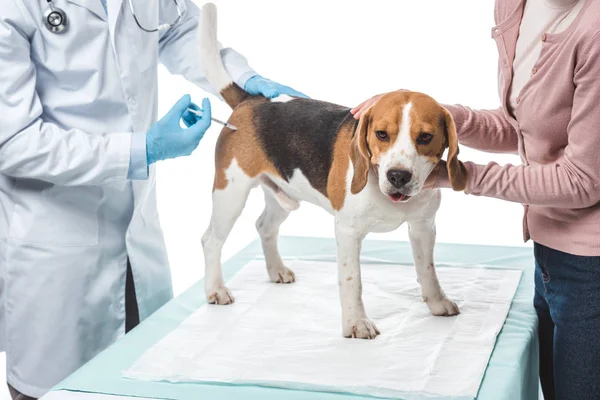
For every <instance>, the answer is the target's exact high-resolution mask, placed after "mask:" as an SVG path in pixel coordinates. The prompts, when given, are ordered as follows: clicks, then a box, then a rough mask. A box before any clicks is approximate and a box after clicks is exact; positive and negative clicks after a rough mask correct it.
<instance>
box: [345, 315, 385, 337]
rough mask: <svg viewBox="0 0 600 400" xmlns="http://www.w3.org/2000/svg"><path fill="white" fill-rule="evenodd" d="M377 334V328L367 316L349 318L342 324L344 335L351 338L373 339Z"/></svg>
mask: <svg viewBox="0 0 600 400" xmlns="http://www.w3.org/2000/svg"><path fill="white" fill-rule="evenodd" d="M377 335H379V329H377V327H376V326H375V324H374V323H373V322H372V321H371V320H370V319H369V318H366V317H365V318H359V319H356V320H351V321H350V322H349V323H348V324H347V326H344V337H347V338H353V339H375V338H376V337H377Z"/></svg>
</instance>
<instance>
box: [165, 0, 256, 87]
mask: <svg viewBox="0 0 600 400" xmlns="http://www.w3.org/2000/svg"><path fill="white" fill-rule="evenodd" d="M181 4H182V9H183V16H182V18H181V21H180V22H179V23H178V24H176V25H175V26H174V27H172V28H171V29H169V30H167V31H166V32H164V33H162V34H161V36H160V38H159V48H158V49H159V60H160V63H161V64H163V65H164V66H165V67H166V68H167V70H168V71H169V72H170V73H172V74H175V75H183V77H185V78H186V79H187V80H188V81H190V82H192V83H194V84H196V85H198V86H200V87H201V88H202V89H204V90H206V91H208V92H210V93H212V94H214V95H216V96H220V95H219V93H218V92H217V91H216V90H215V89H214V88H213V87H212V86H211V85H210V84H209V83H208V81H207V80H206V78H205V77H204V74H203V73H202V68H201V60H200V49H199V43H198V38H197V29H198V21H199V17H200V10H199V9H198V7H197V6H196V5H195V4H194V2H193V1H191V0H183V1H181ZM159 7H160V8H159V15H160V17H159V18H160V23H161V24H163V23H169V22H172V21H173V20H174V19H175V18H176V17H177V12H176V11H175V7H173V1H172V0H160V1H159ZM221 57H222V59H223V64H224V65H225V69H227V72H228V73H229V75H230V76H231V77H232V78H233V80H234V82H235V83H237V84H238V85H239V86H240V87H242V88H243V87H244V86H245V84H246V81H247V80H248V79H249V78H251V77H253V76H255V75H257V73H256V72H255V71H254V70H253V69H252V68H250V66H249V65H248V61H247V60H246V58H245V57H244V56H242V55H241V54H240V53H238V52H236V51H235V50H233V49H231V48H225V49H223V48H222V49H221Z"/></svg>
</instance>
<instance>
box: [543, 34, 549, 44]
mask: <svg viewBox="0 0 600 400" xmlns="http://www.w3.org/2000/svg"><path fill="white" fill-rule="evenodd" d="M546 40H548V35H546V34H545V33H543V34H542V42H545V41H546Z"/></svg>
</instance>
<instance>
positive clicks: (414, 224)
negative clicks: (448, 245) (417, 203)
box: [408, 219, 459, 316]
mask: <svg viewBox="0 0 600 400" xmlns="http://www.w3.org/2000/svg"><path fill="white" fill-rule="evenodd" d="M435 234H436V232H435V221H434V220H433V219H429V220H423V221H411V222H409V223H408V236H409V238H410V244H411V247H412V252H413V258H414V261H415V267H416V269H417V278H418V280H419V283H420V285H421V292H422V294H423V300H424V301H425V302H426V303H427V306H428V307H429V310H430V311H431V313H432V314H433V315H439V316H442V315H443V316H450V315H457V314H459V310H458V307H457V306H456V304H455V303H454V302H453V301H452V300H450V299H448V297H447V296H446V294H445V293H444V291H443V290H442V288H441V286H440V282H439V281H438V278H437V274H436V272H435V266H434V263H433V248H434V245H435Z"/></svg>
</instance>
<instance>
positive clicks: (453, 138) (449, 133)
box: [444, 109, 467, 191]
mask: <svg viewBox="0 0 600 400" xmlns="http://www.w3.org/2000/svg"><path fill="white" fill-rule="evenodd" d="M444 122H445V125H446V145H447V146H448V161H447V162H446V163H447V166H448V178H449V179H450V184H451V185H452V189H454V190H456V191H462V190H465V188H466V187H467V169H466V168H465V166H464V164H463V163H462V162H460V161H459V160H458V136H457V135H456V124H455V123H454V118H452V115H450V113H449V112H448V110H446V109H444Z"/></svg>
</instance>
